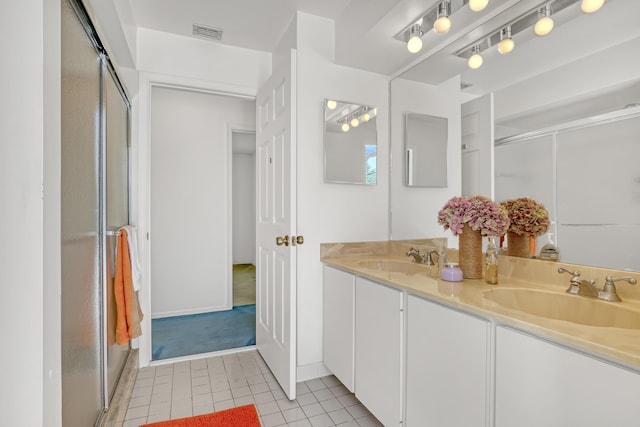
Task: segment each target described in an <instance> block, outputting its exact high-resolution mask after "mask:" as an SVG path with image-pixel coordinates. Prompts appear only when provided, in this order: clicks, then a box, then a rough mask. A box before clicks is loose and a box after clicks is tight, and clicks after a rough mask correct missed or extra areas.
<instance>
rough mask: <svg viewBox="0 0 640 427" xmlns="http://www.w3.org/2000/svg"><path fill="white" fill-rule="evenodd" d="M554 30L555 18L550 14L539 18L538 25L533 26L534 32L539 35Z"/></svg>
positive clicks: (544, 34)
mask: <svg viewBox="0 0 640 427" xmlns="http://www.w3.org/2000/svg"><path fill="white" fill-rule="evenodd" d="M551 31H553V19H551V17H549V16H543V17H542V18H540V19H538V21H537V22H536V25H535V26H534V27H533V32H534V33H536V35H538V36H546V35H547V34H549V33H550V32H551Z"/></svg>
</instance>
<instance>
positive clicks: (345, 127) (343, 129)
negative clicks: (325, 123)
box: [340, 122, 350, 132]
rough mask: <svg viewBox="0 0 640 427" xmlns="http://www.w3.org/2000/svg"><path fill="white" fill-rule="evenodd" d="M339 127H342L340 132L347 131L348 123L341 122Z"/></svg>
mask: <svg viewBox="0 0 640 427" xmlns="http://www.w3.org/2000/svg"><path fill="white" fill-rule="evenodd" d="M340 129H342V132H349V129H350V127H349V123H346V122H345V123H343V124H342V126H341V127H340Z"/></svg>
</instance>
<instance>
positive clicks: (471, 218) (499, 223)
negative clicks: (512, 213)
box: [438, 196, 509, 236]
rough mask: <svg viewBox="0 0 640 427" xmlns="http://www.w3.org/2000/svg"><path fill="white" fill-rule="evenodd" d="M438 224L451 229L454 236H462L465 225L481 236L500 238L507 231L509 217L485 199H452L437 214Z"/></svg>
mask: <svg viewBox="0 0 640 427" xmlns="http://www.w3.org/2000/svg"><path fill="white" fill-rule="evenodd" d="M438 224H440V225H442V226H444V229H445V230H448V229H451V231H452V232H453V234H454V235H455V236H458V235H460V234H462V227H463V226H464V225H465V224H467V225H468V226H469V227H471V229H472V230H475V231H480V232H481V234H482V235H483V236H501V235H503V234H505V233H506V232H507V230H508V229H509V216H508V215H507V212H506V211H505V210H504V208H503V207H502V206H501V205H500V204H499V203H496V202H494V201H493V200H491V199H488V198H487V197H484V196H472V197H453V198H452V199H450V200H449V201H448V202H447V204H446V205H444V207H443V208H442V209H441V210H440V212H438Z"/></svg>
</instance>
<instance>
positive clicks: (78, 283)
mask: <svg viewBox="0 0 640 427" xmlns="http://www.w3.org/2000/svg"><path fill="white" fill-rule="evenodd" d="M61 59H62V69H61V73H62V75H61V78H62V81H61V84H62V105H61V108H62V113H61V114H62V117H61V119H62V128H61V136H62V147H61V167H62V174H61V193H62V195H61V228H62V231H61V233H62V235H61V238H62V248H61V257H62V259H61V262H62V295H61V298H62V315H61V326H62V424H63V425H64V426H93V425H94V424H95V422H96V420H97V419H98V418H99V417H100V415H101V413H102V408H103V404H104V399H103V393H102V355H101V351H102V350H101V349H102V344H101V343H102V331H101V321H100V319H101V315H102V308H101V304H102V284H101V283H102V282H101V265H100V264H101V255H100V198H99V194H100V193H99V190H100V179H99V172H100V164H99V161H100V152H99V147H100V145H99V143H100V69H101V61H100V57H99V56H98V54H97V53H96V51H95V48H94V46H93V44H92V42H91V40H90V39H89V37H88V36H87V34H86V33H85V30H84V28H83V26H82V25H81V24H80V21H79V20H78V19H77V17H76V14H75V11H74V10H73V8H72V6H71V5H70V4H69V3H68V2H66V1H64V2H62V58H61ZM34 403H35V402H34Z"/></svg>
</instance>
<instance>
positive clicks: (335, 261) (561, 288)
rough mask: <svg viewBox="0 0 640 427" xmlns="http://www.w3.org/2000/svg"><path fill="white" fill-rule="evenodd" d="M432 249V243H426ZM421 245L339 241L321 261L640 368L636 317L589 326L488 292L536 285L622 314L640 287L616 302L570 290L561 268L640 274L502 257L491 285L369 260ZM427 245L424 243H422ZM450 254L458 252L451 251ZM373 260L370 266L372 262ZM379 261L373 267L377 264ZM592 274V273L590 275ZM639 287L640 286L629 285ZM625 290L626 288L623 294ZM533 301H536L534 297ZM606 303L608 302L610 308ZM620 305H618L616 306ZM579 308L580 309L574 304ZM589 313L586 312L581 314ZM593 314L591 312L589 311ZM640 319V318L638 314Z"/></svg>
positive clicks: (396, 256) (638, 303)
mask: <svg viewBox="0 0 640 427" xmlns="http://www.w3.org/2000/svg"><path fill="white" fill-rule="evenodd" d="M425 243H426V244H427V246H424V248H429V246H428V245H429V243H430V242H425ZM410 246H411V247H417V246H416V244H415V243H412V244H408V243H396V242H362V243H336V244H322V245H321V260H322V262H323V263H324V264H326V265H329V266H332V267H336V268H338V269H341V270H344V271H348V272H351V273H353V274H355V275H358V276H361V277H364V278H368V279H371V280H373V281H375V282H379V283H383V284H386V285H389V286H392V287H395V288H397V289H400V290H403V291H406V292H408V293H409V294H413V295H416V296H420V297H424V298H427V299H429V300H432V301H435V302H438V303H442V304H445V305H447V306H450V307H453V308H457V309H459V310H462V311H465V312H467V313H470V314H472V315H477V316H480V317H483V318H486V319H489V320H491V321H494V322H496V323H498V324H504V325H508V326H512V327H515V328H518V329H520V330H523V331H526V332H530V333H532V334H535V335H537V336H540V337H543V338H547V339H550V340H552V341H556V342H560V343H563V344H566V345H569V346H573V347H576V348H579V349H582V350H585V351H587V352H591V353H594V354H597V355H600V356H601V357H603V358H605V359H608V360H612V361H614V362H618V363H621V364H623V365H626V366H629V367H631V368H633V369H635V370H639V371H640V324H635V322H636V320H635V319H636V318H635V316H632V318H633V319H632V321H631V324H632V325H634V328H633V329H623V328H616V327H600V326H585V325H582V324H578V323H573V322H569V321H565V320H557V319H552V318H545V317H539V316H536V315H532V314H529V313H527V312H524V311H521V310H518V309H515V308H507V307H505V306H503V305H499V304H498V303H496V302H494V301H492V300H491V299H489V298H487V297H486V295H487V291H489V292H490V291H491V290H493V289H499V288H500V289H507V288H514V289H532V290H536V291H544V292H550V293H557V294H558V296H559V297H560V298H563V299H564V300H565V301H564V302H566V301H568V302H569V304H566V306H562V308H563V310H564V309H566V310H580V309H584V308H580V307H581V306H582V304H580V301H577V303H576V304H575V306H574V305H573V304H571V302H572V301H573V300H571V299H569V298H576V299H587V300H589V301H591V302H589V303H588V306H589V308H590V309H591V308H592V307H593V309H594V310H599V313H598V315H599V316H600V317H602V316H603V315H604V316H614V317H615V316H618V313H617V308H618V307H619V308H620V309H621V311H627V310H631V311H633V313H631V314H635V312H638V313H639V314H640V299H637V292H638V290H637V289H634V290H633V292H631V291H629V290H626V289H625V285H626V283H625V284H619V285H618V286H617V287H618V293H619V294H620V296H621V298H622V299H623V302H618V303H610V302H605V301H599V300H594V299H590V298H586V297H583V296H577V295H568V294H566V293H565V290H566V288H567V287H568V285H569V279H570V276H568V275H565V274H562V275H560V274H558V273H557V268H558V267H561V266H562V267H565V268H569V269H575V268H576V267H579V268H580V270H581V271H582V272H583V277H584V278H587V279H590V278H592V277H593V278H594V279H600V276H602V279H600V280H597V284H598V286H599V287H600V288H601V287H602V283H603V280H604V276H605V275H609V274H611V275H617V276H620V275H623V274H624V275H632V276H634V277H636V278H637V279H640V274H638V273H629V272H620V271H616V270H606V269H598V268H594V267H584V266H575V265H571V264H564V263H553V262H545V261H539V260H524V259H514V258H511V257H500V276H499V284H498V285H489V284H486V283H485V282H484V280H481V279H480V280H464V281H462V282H447V281H444V280H441V279H440V278H439V275H438V272H437V268H436V267H431V268H428V267H421V266H417V267H420V268H419V270H421V271H419V272H416V273H413V272H408V273H406V272H388V271H382V270H380V269H377V268H375V266H374V265H375V263H367V262H366V261H375V260H378V261H383V260H391V261H399V262H407V261H408V258H407V257H406V256H404V252H406V250H407V249H408V247H410ZM421 247H422V246H421ZM450 252H451V253H450V257H451V258H455V257H456V256H457V254H456V253H455V251H451V250H450ZM367 264H369V265H368V266H367ZM371 264H373V265H371ZM588 274H589V275H590V276H589V275H588ZM627 287H628V288H638V286H633V287H632V286H627ZM623 289H625V291H624V292H623ZM528 303H529V304H531V301H528ZM601 304H604V305H608V307H605V306H602V305H601ZM612 305H615V307H612ZM574 307H575V308H574ZM579 314H580V315H583V316H584V315H585V313H579ZM586 316H590V313H586ZM637 318H638V319H640V316H638V317H637Z"/></svg>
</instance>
